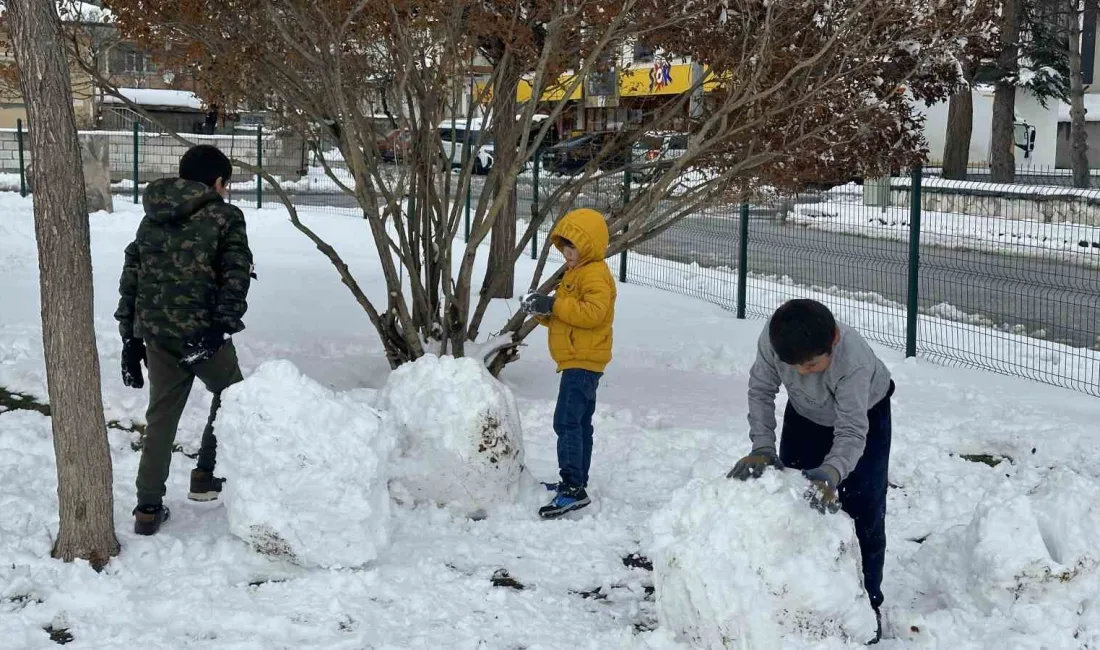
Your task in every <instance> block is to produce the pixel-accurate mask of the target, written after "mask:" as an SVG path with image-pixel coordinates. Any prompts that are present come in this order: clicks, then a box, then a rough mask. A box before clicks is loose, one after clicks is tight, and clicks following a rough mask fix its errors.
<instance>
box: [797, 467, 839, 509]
mask: <svg viewBox="0 0 1100 650" xmlns="http://www.w3.org/2000/svg"><path fill="white" fill-rule="evenodd" d="M802 476H805V477H806V478H807V479H809V480H810V482H811V483H812V485H811V486H810V488H809V489H807V490H806V495H805V496H806V500H807V501H809V502H810V505H811V506H813V508H814V510H817V511H818V512H820V513H822V514H825V513H826V512H828V513H835V512H837V511H838V510H840V499H839V498H838V497H837V492H836V486H837V483H840V472H838V471H836V470H835V469H833V467H832V466H830V465H822V466H821V467H816V468H814V469H808V470H805V471H803V472H802Z"/></svg>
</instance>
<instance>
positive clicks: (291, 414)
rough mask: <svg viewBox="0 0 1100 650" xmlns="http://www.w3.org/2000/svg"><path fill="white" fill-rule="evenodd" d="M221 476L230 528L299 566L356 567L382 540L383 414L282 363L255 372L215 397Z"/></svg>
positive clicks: (386, 444)
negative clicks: (219, 398)
mask: <svg viewBox="0 0 1100 650" xmlns="http://www.w3.org/2000/svg"><path fill="white" fill-rule="evenodd" d="M222 401H223V403H222V409H221V411H220V413H219V414H218V421H217V423H216V424H217V431H216V433H217V436H218V471H219V473H221V474H222V475H224V476H225V478H226V479H227V480H226V484H225V488H224V491H223V493H222V500H224V501H225V507H226V510H227V512H228V515H229V531H230V532H231V533H233V534H234V535H236V536H237V537H240V538H241V539H243V540H245V541H246V542H248V543H249V544H251V545H252V547H253V548H255V549H256V550H257V551H258V552H260V553H265V554H268V555H273V556H281V557H284V558H285V559H288V560H290V561H292V562H295V563H297V564H301V565H305V566H322V567H355V566H361V565H363V564H365V563H367V562H370V561H371V560H374V559H375V558H376V557H377V556H378V552H379V550H380V549H382V548H383V547H385V545H386V544H387V543H388V542H389V533H390V522H389V516H390V512H389V492H388V490H387V483H386V479H387V477H386V473H385V463H386V461H387V459H388V457H389V455H390V454H391V453H392V450H393V446H394V441H393V438H392V437H390V429H389V428H387V427H384V426H382V422H383V417H382V415H381V414H379V413H378V412H377V411H375V410H374V409H373V408H371V407H370V406H368V405H367V404H365V403H363V402H362V401H358V400H356V399H355V398H353V397H351V396H349V395H344V394H338V393H333V392H332V391H331V390H328V389H327V388H325V387H324V386H321V385H320V384H318V383H317V382H315V381H313V380H312V379H310V378H308V377H306V376H304V375H302V374H301V373H300V372H299V371H298V369H297V368H296V367H295V366H294V365H293V364H292V363H290V362H289V361H272V362H268V363H265V364H263V365H262V366H260V367H259V368H258V369H257V370H256V372H255V373H254V374H253V375H252V376H251V377H249V378H247V379H246V380H245V381H244V382H242V383H240V384H237V385H236V386H233V387H231V388H229V389H228V390H227V391H225V393H223V395H222Z"/></svg>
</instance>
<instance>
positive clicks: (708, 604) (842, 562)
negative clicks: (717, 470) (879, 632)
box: [649, 471, 876, 650]
mask: <svg viewBox="0 0 1100 650" xmlns="http://www.w3.org/2000/svg"><path fill="white" fill-rule="evenodd" d="M808 486H809V482H808V481H806V480H805V479H804V478H802V476H801V475H800V474H799V473H797V472H793V471H785V472H776V471H768V472H766V473H765V474H764V476H763V477H761V478H760V479H757V480H754V481H737V480H729V479H726V478H724V477H723V478H719V479H716V480H701V479H696V480H694V481H692V482H691V483H689V484H688V485H687V486H686V487H684V488H682V489H681V490H679V491H678V492H677V493H676V494H675V495H674V496H673V497H672V499H671V500H670V502H669V503H668V505H667V506H666V507H665V508H664V509H662V510H661V511H660V512H658V513H657V514H656V515H654V516H653V518H652V520H651V528H652V536H653V538H652V542H651V545H650V550H649V552H650V557H651V558H652V559H653V568H654V580H655V587H656V593H657V614H658V619H659V620H660V622H661V625H662V626H668V627H670V628H671V629H672V630H673V631H674V632H675V633H676V634H677V635H678V636H679V637H681V638H683V639H684V640H686V641H687V642H689V643H690V644H691V645H693V646H694V647H701V648H711V649H717V648H759V649H761V650H763V649H769V650H771V649H776V648H791V649H792V650H793V649H794V648H799V649H800V650H801V649H804V648H808V647H817V646H818V645H820V644H831V643H840V644H843V641H846V640H851V641H853V642H856V643H862V642H865V641H868V640H870V639H871V638H873V637H874V633H875V625H876V623H875V615H874V612H873V610H872V609H871V605H870V602H869V601H868V599H867V593H866V591H864V589H863V574H862V569H861V565H860V555H859V542H858V540H857V539H856V535H855V528H854V526H853V523H852V520H851V519H850V518H849V517H848V516H847V515H846V514H844V513H843V512H838V513H836V514H828V515H823V514H821V513H819V512H817V511H815V510H813V509H812V508H811V507H810V505H809V504H808V503H807V502H806V500H805V499H804V498H803V494H804V493H805V491H806V489H807V487H808Z"/></svg>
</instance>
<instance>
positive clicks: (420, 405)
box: [378, 355, 523, 515]
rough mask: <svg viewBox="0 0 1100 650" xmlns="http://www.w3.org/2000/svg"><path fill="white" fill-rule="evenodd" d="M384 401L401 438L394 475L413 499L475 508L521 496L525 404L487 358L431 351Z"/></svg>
mask: <svg viewBox="0 0 1100 650" xmlns="http://www.w3.org/2000/svg"><path fill="white" fill-rule="evenodd" d="M378 406H379V408H381V409H384V410H385V411H386V412H387V415H388V422H389V424H390V426H392V427H393V428H394V431H395V433H394V435H395V437H396V438H397V440H398V453H397V458H396V459H395V462H394V466H393V468H392V471H391V476H392V477H393V479H394V482H395V483H396V484H398V485H400V488H403V489H404V490H407V492H408V493H409V495H410V496H411V497H412V498H413V499H415V500H424V501H430V502H433V503H437V504H449V505H452V506H455V507H458V508H460V509H462V510H463V511H464V512H466V513H467V514H471V515H474V514H478V513H483V512H484V511H486V510H487V509H489V508H491V507H493V506H495V505H502V504H509V503H514V502H515V500H516V498H517V496H518V495H519V493H520V487H519V486H520V479H521V477H522V475H523V437H522V433H521V429H520V419H519V412H518V410H517V408H516V401H515V398H514V397H513V396H512V393H511V391H509V390H508V389H507V388H506V387H505V386H504V385H503V384H501V383H500V382H499V381H497V380H496V379H495V378H494V377H493V376H492V375H490V374H489V372H488V371H487V370H486V369H485V368H484V366H483V365H482V364H481V363H478V362H477V361H475V360H473V359H455V358H453V357H436V356H431V355H429V356H426V357H423V358H421V359H418V360H417V361H416V362H414V363H408V364H405V365H403V366H401V367H400V368H398V369H397V370H395V371H394V372H393V373H392V374H391V375H390V378H389V380H388V381H387V383H386V385H385V387H384V388H383V389H382V391H381V393H380V395H379V399H378ZM398 485H395V486H394V490H395V495H396V494H397V493H398V492H397V491H398V489H399V488H398Z"/></svg>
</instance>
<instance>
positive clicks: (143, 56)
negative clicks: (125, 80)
mask: <svg viewBox="0 0 1100 650" xmlns="http://www.w3.org/2000/svg"><path fill="white" fill-rule="evenodd" d="M110 65H111V74H116V75H127V76H134V77H141V76H146V75H151V74H156V72H157V66H156V65H155V64H154V63H153V55H151V54H148V53H145V52H139V51H138V50H135V49H130V48H121V47H120V48H115V49H114V50H112V51H111V59H110Z"/></svg>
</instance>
